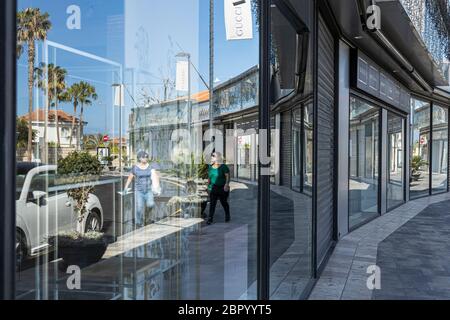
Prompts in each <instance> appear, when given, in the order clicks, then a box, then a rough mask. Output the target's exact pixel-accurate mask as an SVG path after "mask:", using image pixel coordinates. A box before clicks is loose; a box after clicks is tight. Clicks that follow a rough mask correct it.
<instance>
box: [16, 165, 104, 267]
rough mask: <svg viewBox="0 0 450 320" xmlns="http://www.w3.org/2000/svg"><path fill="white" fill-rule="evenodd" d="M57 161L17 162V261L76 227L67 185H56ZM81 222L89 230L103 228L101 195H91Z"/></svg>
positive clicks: (33, 253)
mask: <svg viewBox="0 0 450 320" xmlns="http://www.w3.org/2000/svg"><path fill="white" fill-rule="evenodd" d="M56 169H57V166H55V165H38V164H35V163H18V164H17V175H16V212H17V218H16V220H17V222H16V225H17V227H16V254H17V262H18V264H19V263H20V262H21V261H22V260H23V259H24V258H25V257H27V256H29V255H35V254H37V253H39V251H40V250H42V249H44V248H46V247H47V246H48V241H47V240H48V237H49V236H52V235H56V234H57V233H58V232H61V231H70V230H75V229H76V226H77V217H76V214H75V212H74V210H73V208H74V202H73V200H72V199H71V198H69V197H68V196H67V192H66V191H67V187H66V189H64V186H60V185H56V183H55V177H56ZM87 210H88V211H87V212H88V213H87V214H86V215H85V217H84V219H83V221H82V225H83V226H84V228H85V230H86V231H100V230H101V229H102V226H103V210H102V206H101V204H100V201H99V199H98V198H97V197H96V196H95V195H93V194H90V195H89V200H88V203H87Z"/></svg>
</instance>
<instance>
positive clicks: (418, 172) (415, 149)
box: [409, 99, 430, 199]
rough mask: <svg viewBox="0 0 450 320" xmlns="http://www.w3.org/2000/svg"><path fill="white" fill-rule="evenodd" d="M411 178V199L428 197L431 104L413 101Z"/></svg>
mask: <svg viewBox="0 0 450 320" xmlns="http://www.w3.org/2000/svg"><path fill="white" fill-rule="evenodd" d="M410 131H411V151H410V152H411V156H410V157H411V160H410V161H411V163H410V166H411V177H410V184H409V192H410V198H411V199H414V198H417V197H420V196H423V195H427V194H428V192H429V189H430V175H429V167H428V163H429V160H428V159H429V141H430V104H429V103H428V102H424V101H420V100H416V99H411V124H410Z"/></svg>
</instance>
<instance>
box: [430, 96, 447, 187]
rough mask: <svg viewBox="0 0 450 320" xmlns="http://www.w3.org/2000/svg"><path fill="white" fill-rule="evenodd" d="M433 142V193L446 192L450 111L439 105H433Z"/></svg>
mask: <svg viewBox="0 0 450 320" xmlns="http://www.w3.org/2000/svg"><path fill="white" fill-rule="evenodd" d="M431 141H432V143H433V144H432V147H431V150H432V151H431V152H432V154H431V170H432V176H431V186H432V192H433V193H439V192H445V191H447V187H448V180H447V177H448V109H447V108H444V107H441V106H439V105H437V104H434V105H433V130H432V138H431Z"/></svg>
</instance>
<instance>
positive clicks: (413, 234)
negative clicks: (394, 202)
mask: <svg viewBox="0 0 450 320" xmlns="http://www.w3.org/2000/svg"><path fill="white" fill-rule="evenodd" d="M443 253H444V254H443ZM371 264H376V265H378V266H380V268H381V290H374V291H372V290H369V289H368V288H367V284H366V282H367V278H368V276H369V274H367V267H368V266H369V265H371ZM309 299H312V300H321V299H333V300H335V299H344V300H348V299H351V300H353V299H355V300H361V299H392V300H398V299H401V300H405V299H406V300H408V299H409V300H417V299H450V193H445V194H440V195H437V196H432V197H427V198H421V199H418V200H412V201H410V202H408V203H406V204H405V205H403V206H401V207H398V208H396V209H394V210H393V211H391V212H389V213H387V214H385V215H383V216H381V217H380V218H377V219H375V220H373V221H371V222H369V223H368V224H367V225H364V226H362V227H360V228H359V229H357V230H355V231H353V232H351V233H350V234H348V235H346V236H345V237H344V238H343V239H341V240H340V241H339V242H338V244H337V246H336V248H335V250H334V252H333V254H332V256H331V257H330V259H329V261H328V263H327V266H326V267H325V270H324V271H323V273H322V276H321V278H320V279H318V281H317V283H316V285H315V287H314V289H313V291H312V292H311V295H310V297H309Z"/></svg>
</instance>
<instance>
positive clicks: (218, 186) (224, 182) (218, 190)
mask: <svg viewBox="0 0 450 320" xmlns="http://www.w3.org/2000/svg"><path fill="white" fill-rule="evenodd" d="M208 191H209V196H210V204H209V218H208V221H207V224H211V223H213V219H214V213H215V211H216V204H217V200H219V201H220V203H221V204H222V207H223V209H224V210H225V222H229V221H230V218H231V217H230V206H229V204H228V196H229V194H230V169H229V168H228V166H227V165H226V164H224V163H223V160H222V154H221V153H220V152H214V153H213V154H212V155H211V165H210V166H209V167H208Z"/></svg>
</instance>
